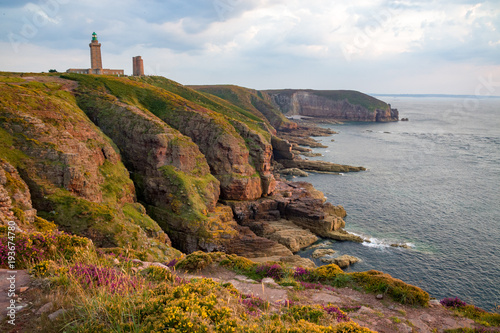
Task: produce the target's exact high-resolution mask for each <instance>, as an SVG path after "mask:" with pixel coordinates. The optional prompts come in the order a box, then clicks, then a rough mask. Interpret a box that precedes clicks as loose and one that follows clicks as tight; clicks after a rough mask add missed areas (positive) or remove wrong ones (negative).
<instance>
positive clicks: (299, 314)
mask: <svg viewBox="0 0 500 333" xmlns="http://www.w3.org/2000/svg"><path fill="white" fill-rule="evenodd" d="M324 315H325V312H324V311H323V309H322V308H321V306H311V305H302V306H300V305H295V306H292V307H290V308H288V310H287V311H286V313H285V314H284V315H283V317H284V318H285V319H288V318H293V319H294V320H296V321H299V320H301V319H302V320H306V321H308V322H311V323H314V324H318V322H319V320H320V319H321V318H322V317H323V316H324Z"/></svg>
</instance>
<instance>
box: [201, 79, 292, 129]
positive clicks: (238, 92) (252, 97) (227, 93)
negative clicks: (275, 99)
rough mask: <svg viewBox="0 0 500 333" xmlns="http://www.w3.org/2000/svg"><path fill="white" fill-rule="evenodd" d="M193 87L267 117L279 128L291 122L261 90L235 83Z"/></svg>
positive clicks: (258, 115)
mask: <svg viewBox="0 0 500 333" xmlns="http://www.w3.org/2000/svg"><path fill="white" fill-rule="evenodd" d="M191 87H192V88H193V89H195V90H198V91H200V92H203V93H205V94H206V96H210V95H213V96H217V97H219V98H221V99H223V100H226V101H228V102H229V103H231V104H233V105H236V106H238V107H240V108H242V109H245V110H248V112H251V113H252V114H253V115H255V116H257V117H260V118H265V119H267V120H268V121H269V122H270V123H271V125H272V126H274V127H275V128H279V127H280V126H282V125H283V124H288V123H289V122H290V121H289V120H288V119H287V118H286V117H285V116H283V114H282V113H281V112H280V110H279V109H278V108H276V107H275V106H274V105H273V104H271V102H270V101H269V100H268V99H267V98H266V97H267V96H265V94H262V92H260V91H257V90H253V89H249V88H244V87H239V86H234V85H215V86H191ZM209 94H210V95H209Z"/></svg>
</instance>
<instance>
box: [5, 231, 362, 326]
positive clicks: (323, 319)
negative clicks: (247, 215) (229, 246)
mask: <svg viewBox="0 0 500 333" xmlns="http://www.w3.org/2000/svg"><path fill="white" fill-rule="evenodd" d="M33 237H35V238H36V237H37V236H33ZM49 238H50V237H48V238H43V239H40V241H37V242H34V243H33V244H36V246H37V249H42V248H46V249H51V250H50V253H49V252H47V253H46V254H47V255H46V256H40V257H36V256H35V257H33V261H32V262H29V263H27V268H28V270H29V272H30V274H31V275H32V276H33V278H34V279H35V280H36V281H35V283H34V285H33V287H32V288H30V290H31V291H32V292H35V293H37V294H36V295H37V296H36V300H34V302H35V303H36V304H35V306H37V307H41V306H42V305H44V304H47V303H48V302H52V307H51V309H50V311H51V312H54V311H56V310H58V309H64V311H65V312H64V314H63V315H61V316H60V317H58V319H56V320H55V321H52V320H50V319H49V318H48V317H47V314H43V315H41V316H40V317H34V316H33V315H31V316H30V319H29V321H27V322H25V323H23V327H24V329H25V330H27V331H33V332H34V331H37V332H53V331H65V332H89V333H90V332H181V333H182V332H192V333H195V332H241V333H243V332H255V333H257V332H296V333H299V332H318V333H319V332H331V333H335V332H339V333H340V332H360V333H370V332H371V331H370V330H368V329H366V328H363V327H361V326H359V325H358V324H356V323H354V322H352V321H350V319H349V318H348V317H347V315H346V314H345V313H344V312H342V311H341V310H340V309H339V308H337V307H335V306H332V305H328V306H324V307H321V306H309V305H294V306H291V305H290V304H288V303H287V304H284V303H272V304H271V303H270V302H267V301H264V300H262V299H260V298H258V297H255V296H250V295H245V294H242V293H240V292H239V291H238V290H236V289H235V288H234V287H233V286H232V285H231V284H229V283H219V282H215V281H213V280H211V279H192V280H185V279H183V278H180V277H179V276H177V274H176V273H174V272H172V271H171V270H169V269H167V268H165V267H164V266H161V265H160V266H159V265H142V264H141V263H137V262H134V261H132V260H131V257H130V253H129V254H127V255H122V254H119V255H115V254H112V253H108V254H106V253H103V252H102V251H100V250H98V249H96V248H95V247H94V246H93V244H92V242H90V241H88V240H85V239H82V238H75V237H74V236H71V237H69V238H68V237H67V236H65V238H64V239H65V241H61V240H58V241H56V243H54V244H55V245H56V246H52V245H53V244H52V242H53V241H52V240H49ZM68 250H69V252H68ZM0 251H1V249H0ZM209 256H210V257H211V258H212V259H214V260H219V259H221V258H223V260H225V259H227V258H226V257H225V255H224V254H220V253H217V254H210V255H209ZM191 258H192V259H195V258H196V259H197V260H199V261H200V262H202V261H204V260H205V259H206V257H203V258H202V257H201V256H200V255H199V254H196V255H192V256H191ZM230 260H231V261H232V262H234V263H238V262H240V263H241V261H245V260H246V259H243V260H241V259H240V258H238V257H235V256H232V257H231V259H230ZM185 262H186V261H185ZM38 285H44V286H45V287H43V288H38V287H36V286H38ZM24 297H26V296H24ZM271 306H272V308H273V309H271ZM51 312H49V313H51ZM5 325H7V324H5Z"/></svg>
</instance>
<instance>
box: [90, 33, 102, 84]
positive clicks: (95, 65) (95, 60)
mask: <svg viewBox="0 0 500 333" xmlns="http://www.w3.org/2000/svg"><path fill="white" fill-rule="evenodd" d="M89 47H90V68H91V69H92V73H93V74H102V59H101V43H99V40H97V34H96V33H95V32H94V33H93V34H92V41H91V42H90V44H89Z"/></svg>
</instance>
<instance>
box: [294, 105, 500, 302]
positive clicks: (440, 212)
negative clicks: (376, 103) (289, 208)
mask: <svg viewBox="0 0 500 333" xmlns="http://www.w3.org/2000/svg"><path fill="white" fill-rule="evenodd" d="M378 98H379V99H382V100H383V101H385V102H387V103H390V104H391V106H392V107H393V108H397V109H398V110H399V112H400V118H408V119H409V121H399V122H391V123H344V124H338V125H337V124H335V125H321V126H324V127H328V128H331V129H332V130H334V131H336V132H338V134H335V135H333V136H329V137H318V138H315V139H317V140H318V141H319V142H321V143H323V144H324V145H325V146H328V148H315V149H313V152H315V153H321V154H322V156H321V157H316V158H309V159H317V160H323V161H329V162H334V163H339V164H348V165H354V166H364V167H366V168H367V171H364V172H353V173H344V174H340V175H331V174H319V173H311V174H310V176H309V177H308V178H294V180H296V181H307V182H310V183H312V184H313V185H314V186H315V187H316V188H317V189H319V190H320V191H322V192H323V193H324V195H325V197H326V198H327V200H328V201H329V202H331V203H332V204H334V205H343V206H344V208H345V209H346V211H347V214H348V215H347V217H346V218H345V221H346V228H345V229H346V230H347V231H349V232H352V233H355V234H358V235H361V236H362V237H364V238H366V239H368V240H369V242H364V243H362V244H359V243H352V242H331V241H329V240H322V241H321V242H325V243H326V244H324V246H326V247H328V248H332V249H333V250H335V251H337V252H336V253H335V255H334V256H339V255H343V254H348V255H353V256H356V257H358V258H360V259H361V262H359V263H356V264H354V265H352V266H351V267H350V268H348V269H347V270H348V271H366V270H370V269H375V270H379V271H383V272H385V273H388V274H390V275H392V276H393V277H395V278H399V279H402V280H403V281H405V282H407V283H410V284H413V285H416V286H419V287H421V288H422V289H424V290H425V291H427V292H428V293H429V294H430V295H431V297H433V298H436V299H438V300H440V299H443V298H445V297H458V298H460V299H461V300H463V301H465V302H467V303H469V304H474V305H476V306H478V307H481V308H483V309H485V310H488V311H496V312H500V307H499V306H500V98H478V97H474V96H457V97H450V96H444V97H436V96H383V97H379V96H378ZM332 139H333V140H334V141H332ZM391 244H406V245H408V246H409V248H407V249H406V248H400V247H398V248H395V247H392V246H391ZM312 251H313V250H310V249H309V250H308V249H306V250H304V251H301V252H300V253H299V255H301V256H303V257H307V258H310V259H312V258H311V253H312ZM312 260H313V261H315V263H316V264H317V265H324V263H322V262H321V261H320V260H319V259H312Z"/></svg>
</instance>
